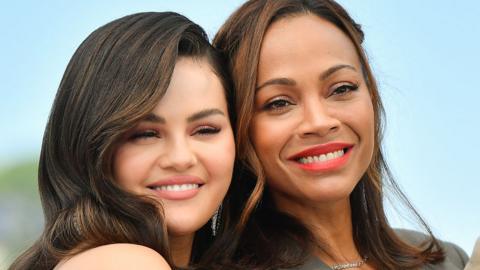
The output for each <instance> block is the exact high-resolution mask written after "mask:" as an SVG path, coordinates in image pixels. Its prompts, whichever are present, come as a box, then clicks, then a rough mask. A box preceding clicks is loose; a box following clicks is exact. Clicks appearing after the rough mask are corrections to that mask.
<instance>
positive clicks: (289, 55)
mask: <svg viewBox="0 0 480 270" xmlns="http://www.w3.org/2000/svg"><path fill="white" fill-rule="evenodd" d="M319 58H321V60H322V62H325V63H328V62H329V61H337V62H338V61H341V62H345V63H349V64H351V65H353V66H354V67H356V68H358V70H360V63H359V58H358V54H357V51H356V49H355V46H354V44H353V42H352V41H351V40H350V38H349V37H348V36H347V35H346V34H345V33H343V32H342V31H341V30H340V29H339V28H338V27H336V26H335V25H334V24H332V23H330V22H329V21H327V20H325V19H323V18H320V17H318V16H316V15H314V14H299V15H295V16H290V17H285V18H282V19H280V20H278V21H275V22H274V23H272V24H271V25H270V27H269V28H268V30H267V32H266V33H265V36H264V39H263V42H262V47H261V51H260V63H259V69H260V68H261V67H262V62H264V61H268V63H269V66H278V65H281V64H283V63H285V62H289V61H292V59H295V60H296V61H299V62H302V63H303V64H307V63H308V62H311V61H318V60H319Z"/></svg>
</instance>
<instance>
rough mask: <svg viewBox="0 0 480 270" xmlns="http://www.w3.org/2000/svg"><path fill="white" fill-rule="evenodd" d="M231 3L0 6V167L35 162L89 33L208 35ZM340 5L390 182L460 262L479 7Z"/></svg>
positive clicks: (472, 169) (467, 207) (476, 231)
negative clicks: (182, 20)
mask: <svg viewBox="0 0 480 270" xmlns="http://www.w3.org/2000/svg"><path fill="white" fill-rule="evenodd" d="M242 2H243V1H239V0H235V1H221V0H217V1H193V0H191V1H160V0H157V1H146V0H137V1H126V0H117V1H113V0H111V1H93V0H85V1H68V2H67V1H33V0H32V1H25V0H18V1H8V2H7V1H5V2H2V12H1V13H2V16H0V37H1V42H0V126H1V132H0V167H5V166H8V165H9V164H13V163H14V162H16V161H19V160H22V159H25V158H31V157H32V156H38V153H39V150H40V145H41V138H42V134H43V129H44V127H45V124H46V121H47V117H48V113H49V110H50V106H51V104H52V101H53V98H54V95H55V92H56V89H57V87H58V85H59V82H60V80H61V77H62V75H63V72H64V70H65V68H66V65H67V63H68V61H69V59H70V57H71V56H72V54H73V52H74V51H75V49H76V48H77V47H78V45H80V43H81V42H82V41H83V40H84V39H85V38H86V37H87V35H88V34H89V33H91V32H92V31H93V30H95V29H96V28H97V27H99V26H101V25H103V24H105V23H107V22H109V21H111V20H113V19H116V18H118V17H121V16H124V15H127V14H131V13H136V12H141V11H166V10H171V11H176V12H179V13H182V14H184V15H186V16H187V17H189V18H190V19H192V20H194V21H195V22H197V23H199V24H200V25H202V26H203V27H204V28H205V29H206V31H207V32H208V34H209V35H210V37H212V36H213V35H214V33H215V32H216V30H217V29H218V27H219V26H220V25H221V24H222V22H223V21H224V20H225V19H226V18H227V16H228V15H229V14H230V13H231V12H232V11H233V10H234V9H235V8H236V7H238V6H239V5H240V4H241V3H242ZM339 2H340V3H341V4H343V5H344V6H345V7H346V8H347V10H348V11H349V12H350V13H351V15H352V16H353V17H354V18H355V19H356V20H357V21H358V22H359V23H360V24H362V25H363V29H364V31H365V33H366V44H365V45H366V48H367V51H368V54H369V57H370V60H371V63H372V65H373V68H374V72H375V75H376V77H377V79H378V81H379V85H380V90H381V92H382V96H383V97H384V102H385V107H386V112H387V119H388V123H387V129H386V130H387V132H386V139H385V141H386V143H385V148H386V153H387V160H388V162H389V164H390V166H391V168H392V170H393V173H394V175H395V177H396V179H397V181H398V182H399V183H400V186H401V187H403V189H404V190H405V192H406V194H407V195H408V197H409V198H410V199H411V201H412V202H413V204H414V206H415V207H416V208H417V209H418V210H419V212H420V213H421V214H422V215H423V217H425V219H426V220H427V222H428V223H429V224H430V225H431V228H432V229H433V231H434V233H436V234H437V236H438V237H440V238H441V239H445V240H449V241H452V242H455V243H457V244H458V245H460V246H461V247H463V248H464V249H465V250H466V251H467V252H468V253H470V252H471V251H472V249H473V244H474V241H475V239H476V238H477V237H478V236H480V202H479V194H480V177H479V176H478V169H479V167H480V158H479V157H478V153H477V152H478V151H479V150H480V143H479V140H480V138H479V137H480V136H479V135H480V127H479V126H480V121H479V120H478V117H479V116H480V109H479V107H480V104H479V102H480V89H479V86H480V81H479V80H480V70H479V64H480V52H479V50H480V30H479V29H480V23H479V22H478V17H479V14H480V2H478V1H474V0H463V1H443V0H422V1H416V0H403V1H398V0H361V1H360V0H341V1H339ZM396 205H397V204H396V203H395V202H394V203H393V206H396ZM388 209H390V210H391V209H393V208H392V207H389V208H388ZM390 216H391V219H392V224H393V225H394V226H397V227H409V228H412V227H413V228H415V227H414V226H413V225H412V224H411V222H408V220H409V219H408V218H406V219H405V218H402V216H404V211H402V209H401V208H400V209H399V211H398V212H394V211H393V212H391V214H390Z"/></svg>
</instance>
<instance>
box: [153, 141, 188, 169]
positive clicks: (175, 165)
mask: <svg viewBox="0 0 480 270" xmlns="http://www.w3.org/2000/svg"><path fill="white" fill-rule="evenodd" d="M158 164H159V166H160V167H162V168H163V169H170V170H175V171H177V172H182V171H186V170H188V169H189V168H191V167H193V166H194V165H195V164H197V157H196V155H195V152H194V151H193V149H192V147H191V146H190V145H189V143H188V140H187V139H185V138H175V139H172V140H170V141H169V142H167V144H166V145H165V149H164V153H163V154H162V155H160V157H159V159H158Z"/></svg>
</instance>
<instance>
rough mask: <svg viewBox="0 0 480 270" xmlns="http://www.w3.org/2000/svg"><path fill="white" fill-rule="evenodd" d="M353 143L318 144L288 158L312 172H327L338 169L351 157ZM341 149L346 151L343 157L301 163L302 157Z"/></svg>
mask: <svg viewBox="0 0 480 270" xmlns="http://www.w3.org/2000/svg"><path fill="white" fill-rule="evenodd" d="M352 148H353V144H348V143H340V142H334V143H327V144H322V145H318V146H315V147H312V148H309V149H307V150H304V151H302V152H299V153H297V154H295V155H293V156H291V157H289V158H288V159H289V160H291V161H294V162H295V165H296V166H298V167H300V168H301V169H303V170H307V171H312V172H326V171H331V170H336V169H339V168H341V167H342V166H343V165H345V164H346V163H347V161H348V159H349V158H350V153H351V149H352ZM339 150H343V151H344V155H343V156H341V157H337V158H333V159H329V160H325V161H314V162H311V163H301V162H300V159H301V158H307V157H313V156H320V155H322V154H327V153H332V152H336V151H339Z"/></svg>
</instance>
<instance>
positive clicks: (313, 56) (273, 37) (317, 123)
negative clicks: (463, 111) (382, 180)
mask: <svg viewBox="0 0 480 270" xmlns="http://www.w3.org/2000/svg"><path fill="white" fill-rule="evenodd" d="M251 127H252V130H251V134H250V135H251V140H252V143H253V145H254V147H255V150H256V152H257V155H258V157H259V158H260V161H261V163H262V165H263V167H264V170H265V173H266V177H267V183H268V185H269V186H270V189H271V192H272V195H273V197H274V199H275V201H276V203H277V205H278V207H279V208H280V209H286V208H288V207H289V205H292V204H293V203H299V204H308V205H312V203H313V204H317V205H318V203H329V202H336V201H339V200H346V199H348V196H349V195H350V193H351V192H352V190H353V188H354V187H355V185H356V184H357V183H358V181H359V180H360V178H361V177H362V175H363V174H364V173H365V171H366V169H367V167H368V165H369V163H370V161H371V159H372V153H373V146H374V113H373V106H372V102H371V99H370V94H369V91H368V89H367V86H366V83H365V80H364V78H363V76H362V68H361V65H360V62H359V57H358V55H357V53H356V50H355V47H354V45H353V43H352V42H351V41H350V39H349V38H348V37H347V36H346V35H345V34H344V33H343V32H342V31H341V30H339V29H338V28H337V27H335V26H334V25H333V24H331V23H329V22H327V21H326V20H323V19H321V18H319V17H317V16H315V15H311V14H308V15H307V14H302V15H297V16H294V17H287V18H283V19H280V20H279V21H276V22H274V23H273V24H272V25H271V26H270V27H269V29H268V30H267V32H266V34H265V37H264V39H263V43H262V47H261V51H260V59H259V65H258V77H257V90H256V95H255V114H254V117H253V120H252V126H251Z"/></svg>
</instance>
